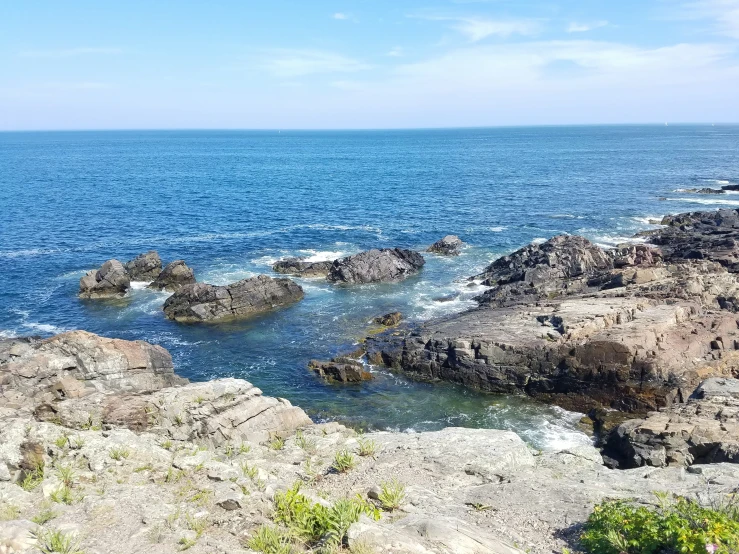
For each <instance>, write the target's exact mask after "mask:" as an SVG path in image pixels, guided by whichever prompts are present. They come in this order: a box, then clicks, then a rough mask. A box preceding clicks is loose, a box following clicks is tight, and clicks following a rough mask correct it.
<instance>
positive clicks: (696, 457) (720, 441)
mask: <svg viewBox="0 0 739 554" xmlns="http://www.w3.org/2000/svg"><path fill="white" fill-rule="evenodd" d="M605 454H606V455H607V456H608V458H609V459H611V460H612V461H614V464H613V465H617V466H618V467H621V468H633V467H639V466H645V465H647V466H656V467H664V466H689V465H692V464H708V463H721V462H733V463H739V379H730V378H729V379H727V378H711V379H707V380H705V381H704V382H703V383H701V384H700V386H699V387H698V388H697V389H696V390H695V392H694V393H693V394H692V395H691V397H690V398H689V399H688V401H687V402H686V403H685V404H675V405H673V406H670V407H669V408H666V409H663V410H662V411H659V412H652V413H650V414H649V415H648V417H646V418H645V419H632V420H629V421H626V422H624V423H622V424H621V425H619V426H618V427H617V428H616V429H615V430H614V431H612V432H611V433H610V435H609V436H608V439H607V441H606V447H605Z"/></svg>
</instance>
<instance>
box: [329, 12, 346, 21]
mask: <svg viewBox="0 0 739 554" xmlns="http://www.w3.org/2000/svg"><path fill="white" fill-rule="evenodd" d="M331 17H333V18H334V19H339V20H342V21H343V20H347V19H349V15H348V14H345V13H342V12H336V13H335V14H334V15H332V16H331Z"/></svg>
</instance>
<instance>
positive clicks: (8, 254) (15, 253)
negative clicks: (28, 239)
mask: <svg viewBox="0 0 739 554" xmlns="http://www.w3.org/2000/svg"><path fill="white" fill-rule="evenodd" d="M59 252H61V250H58V249H53V248H32V249H30V250H5V251H0V258H22V257H26V256H47V255H49V254H57V253H59Z"/></svg>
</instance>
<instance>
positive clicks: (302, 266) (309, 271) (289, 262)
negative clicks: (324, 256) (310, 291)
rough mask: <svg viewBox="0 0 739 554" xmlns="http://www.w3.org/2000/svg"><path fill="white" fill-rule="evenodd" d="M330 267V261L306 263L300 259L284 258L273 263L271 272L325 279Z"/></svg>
mask: <svg viewBox="0 0 739 554" xmlns="http://www.w3.org/2000/svg"><path fill="white" fill-rule="evenodd" d="M332 265H333V262H332V261H322V262H306V261H305V260H303V259H301V258H285V259H284V260H280V261H279V262H277V263H275V264H274V265H273V266H272V271H274V272H275V273H283V274H286V275H296V276H299V277H326V276H327V275H328V272H329V271H330V270H331V266H332Z"/></svg>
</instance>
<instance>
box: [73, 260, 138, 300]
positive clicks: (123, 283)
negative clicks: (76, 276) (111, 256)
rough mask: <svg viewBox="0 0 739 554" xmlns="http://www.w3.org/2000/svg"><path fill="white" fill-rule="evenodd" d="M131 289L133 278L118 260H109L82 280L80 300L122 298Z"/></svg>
mask: <svg viewBox="0 0 739 554" xmlns="http://www.w3.org/2000/svg"><path fill="white" fill-rule="evenodd" d="M130 287H131V278H130V277H129V276H128V272H127V271H126V269H125V268H124V267H123V264H121V262H119V261H118V260H108V261H107V262H105V263H104V264H103V265H102V266H100V269H97V270H96V269H93V270H92V271H88V272H87V273H86V274H85V276H84V277H82V279H80V292H79V296H80V298H93V299H96V298H120V297H122V296H125V294H126V291H128V289H129V288H130Z"/></svg>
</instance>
